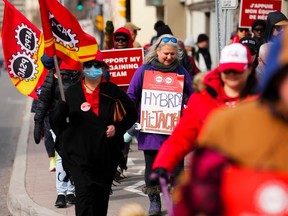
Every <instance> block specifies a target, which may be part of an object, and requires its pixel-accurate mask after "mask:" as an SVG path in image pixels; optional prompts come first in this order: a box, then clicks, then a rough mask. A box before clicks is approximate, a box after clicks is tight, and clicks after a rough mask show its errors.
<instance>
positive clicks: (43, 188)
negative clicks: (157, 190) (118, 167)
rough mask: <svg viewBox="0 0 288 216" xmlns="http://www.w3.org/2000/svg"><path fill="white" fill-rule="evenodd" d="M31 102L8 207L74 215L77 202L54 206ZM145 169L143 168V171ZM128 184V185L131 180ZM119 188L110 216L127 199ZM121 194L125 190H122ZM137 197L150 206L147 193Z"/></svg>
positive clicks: (29, 215) (17, 213) (15, 211)
mask: <svg viewBox="0 0 288 216" xmlns="http://www.w3.org/2000/svg"><path fill="white" fill-rule="evenodd" d="M31 104H32V100H30V98H29V99H28V100H27V104H26V110H25V112H24V113H25V116H24V118H23V122H22V127H21V130H20V135H19V139H18V143H17V150H16V154H15V160H14V164H13V170H12V175H11V179H10V186H9V190H8V195H7V205H8V209H9V211H10V213H11V215H13V216H63V215H69V216H75V207H74V205H67V208H56V207H55V206H54V204H55V200H56V198H57V193H56V186H55V172H49V170H48V168H49V158H48V156H47V153H46V149H45V145H44V143H43V140H42V141H41V142H40V143H39V144H38V145H37V144H35V142H34V138H33V130H34V121H33V117H34V114H32V113H30V108H31ZM143 170H144V168H143V169H142V173H143ZM133 178H134V179H135V178H140V179H143V175H142V176H140V177H139V175H138V176H134V177H131V178H130V180H133ZM125 184H129V181H127V182H125ZM143 184H144V182H143ZM123 185H124V184H123ZM119 189H120V191H121V188H117V189H116V190H115V195H116V196H115V195H114V193H113V197H111V199H117V200H118V201H116V203H114V205H113V206H114V207H113V208H111V209H108V214H107V216H115V215H117V214H118V211H119V209H120V208H121V206H122V205H123V204H124V203H123V202H125V199H122V200H121V198H119V197H123V195H121V194H119ZM122 193H125V192H123V191H122ZM117 194H118V196H117ZM135 195H137V194H135ZM137 196H138V197H143V198H140V199H142V200H140V202H141V204H143V203H144V204H145V203H146V205H148V199H147V198H146V197H145V196H139V195H137ZM124 197H125V196H124ZM138 199H139V198H138ZM113 201H114V200H113ZM114 202H115V201H114ZM118 204H119V205H118ZM0 215H1V214H0Z"/></svg>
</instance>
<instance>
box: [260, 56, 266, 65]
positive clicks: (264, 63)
mask: <svg viewBox="0 0 288 216" xmlns="http://www.w3.org/2000/svg"><path fill="white" fill-rule="evenodd" d="M259 59H260V60H261V62H262V63H263V65H264V66H266V62H264V61H263V59H262V58H261V57H260V56H259Z"/></svg>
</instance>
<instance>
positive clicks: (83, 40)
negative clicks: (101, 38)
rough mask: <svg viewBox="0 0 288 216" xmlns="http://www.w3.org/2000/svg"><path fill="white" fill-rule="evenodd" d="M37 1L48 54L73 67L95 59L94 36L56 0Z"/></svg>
mask: <svg viewBox="0 0 288 216" xmlns="http://www.w3.org/2000/svg"><path fill="white" fill-rule="evenodd" d="M38 1H39V5H40V13H41V21H42V27H43V33H44V39H45V52H47V54H48V56H50V57H52V56H53V55H56V56H57V57H59V58H60V59H62V60H63V61H65V62H66V63H67V64H68V65H70V66H71V67H72V68H74V69H81V62H85V61H89V60H92V59H95V56H96V54H97V52H98V44H97V41H96V38H95V37H93V36H91V35H89V34H87V33H85V32H84V31H83V29H82V28H81V26H80V24H79V22H78V20H77V19H76V17H75V16H74V15H73V14H72V13H71V12H70V11H69V10H67V9H66V8H65V7H64V6H63V5H62V4H61V3H59V2H58V1H57V0H38Z"/></svg>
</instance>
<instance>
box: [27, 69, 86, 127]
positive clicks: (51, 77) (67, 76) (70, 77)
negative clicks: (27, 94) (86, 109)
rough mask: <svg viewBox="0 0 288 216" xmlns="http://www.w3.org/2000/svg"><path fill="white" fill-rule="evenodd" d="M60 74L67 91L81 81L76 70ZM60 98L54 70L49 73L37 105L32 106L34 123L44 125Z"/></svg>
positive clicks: (62, 71)
mask: <svg viewBox="0 0 288 216" xmlns="http://www.w3.org/2000/svg"><path fill="white" fill-rule="evenodd" d="M60 74H61V78H62V83H63V88H64V91H65V90H66V89H67V88H68V87H69V86H71V85H73V84H75V83H76V82H77V81H78V80H79V77H80V74H81V73H80V72H78V71H74V70H61V71H60ZM60 98H61V97H60V89H59V86H58V79H57V76H56V75H55V70H54V69H53V70H50V71H49V72H48V74H47V76H46V78H45V81H44V83H43V85H42V86H41V91H40V95H39V99H38V100H37V102H35V103H34V104H35V105H33V106H32V111H34V112H35V115H34V121H35V122H39V123H41V124H43V122H44V118H45V116H46V115H48V114H49V112H50V110H52V109H53V108H54V107H55V105H56V103H57V102H58V100H59V99H60Z"/></svg>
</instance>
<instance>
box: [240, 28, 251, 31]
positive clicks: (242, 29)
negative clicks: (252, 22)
mask: <svg viewBox="0 0 288 216" xmlns="http://www.w3.org/2000/svg"><path fill="white" fill-rule="evenodd" d="M238 31H240V32H243V31H245V32H248V31H249V29H246V28H238Z"/></svg>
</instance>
